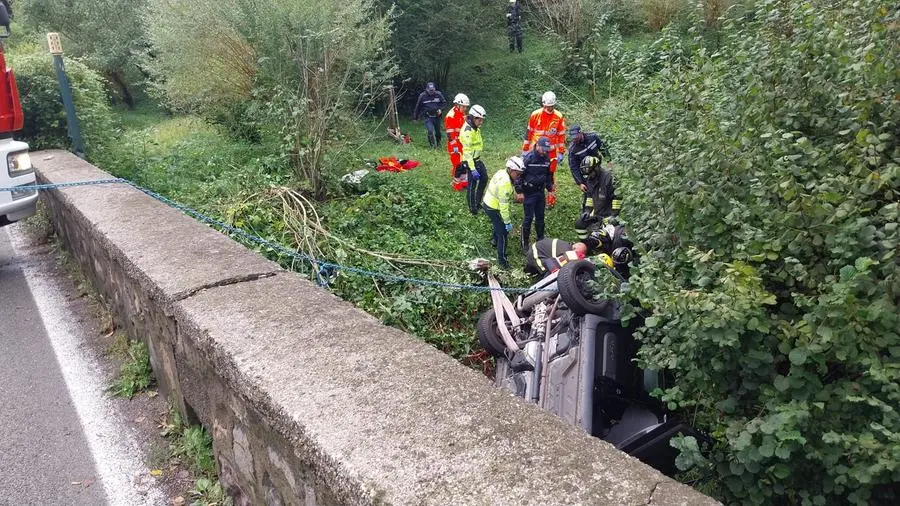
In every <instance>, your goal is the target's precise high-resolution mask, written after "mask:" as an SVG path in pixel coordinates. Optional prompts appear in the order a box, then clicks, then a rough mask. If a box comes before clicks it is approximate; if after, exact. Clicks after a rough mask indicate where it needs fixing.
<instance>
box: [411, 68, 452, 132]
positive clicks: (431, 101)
mask: <svg viewBox="0 0 900 506" xmlns="http://www.w3.org/2000/svg"><path fill="white" fill-rule="evenodd" d="M446 105H447V100H446V99H445V98H444V94H443V93H441V92H440V91H438V89H437V87H436V86H435V85H434V83H428V84H426V85H425V91H423V92H422V93H419V100H418V101H416V107H415V109H413V121H418V120H419V116H421V115H423V114H424V115H425V132H426V133H427V134H428V144H429V145H430V146H431V147H432V148H437V147H439V146H440V144H441V111H442V110H443V109H444V106H446Z"/></svg>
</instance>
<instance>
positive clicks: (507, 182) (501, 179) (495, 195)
mask: <svg viewBox="0 0 900 506" xmlns="http://www.w3.org/2000/svg"><path fill="white" fill-rule="evenodd" d="M512 196H513V185H512V180H511V179H510V177H509V174H508V173H507V172H506V171H505V170H498V171H497V173H496V174H494V176H493V177H492V178H491V182H490V183H488V186H487V190H485V191H484V198H483V199H482V200H481V201H482V202H484V205H486V206H488V207H490V208H491V209H496V210H498V211H500V217H501V218H503V223H511V221H510V219H509V202H510V200H511V199H512Z"/></svg>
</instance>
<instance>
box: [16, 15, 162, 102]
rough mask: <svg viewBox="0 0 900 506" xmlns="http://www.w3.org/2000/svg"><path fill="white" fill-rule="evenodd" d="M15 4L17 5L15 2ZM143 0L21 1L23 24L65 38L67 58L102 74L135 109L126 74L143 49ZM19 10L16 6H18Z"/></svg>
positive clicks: (136, 68) (136, 67)
mask: <svg viewBox="0 0 900 506" xmlns="http://www.w3.org/2000/svg"><path fill="white" fill-rule="evenodd" d="M17 3H18V2H17ZM146 3H147V2H146V0H77V1H76V0H24V1H23V2H22V7H21V8H20V9H21V12H22V14H24V15H25V17H26V23H28V24H29V25H31V26H33V27H35V28H37V29H40V30H45V31H48V32H58V33H60V34H61V35H62V36H63V37H64V38H65V42H66V45H65V49H66V52H67V53H69V54H73V55H76V56H80V57H82V58H84V59H85V60H87V62H88V64H89V65H91V66H93V67H94V68H96V69H97V70H99V71H101V72H102V73H103V74H104V76H105V77H106V78H107V79H108V80H109V81H110V82H111V83H113V84H114V85H115V86H116V87H117V88H118V90H119V92H120V93H121V96H122V100H123V101H124V102H125V103H126V104H127V105H128V107H130V108H131V107H134V98H133V96H132V93H131V90H130V88H129V87H130V85H131V84H132V83H130V82H129V81H130V79H129V77H128V76H129V74H130V73H133V72H134V71H135V70H139V67H138V66H137V62H138V55H139V54H140V53H141V52H142V51H144V50H145V49H146V41H145V37H144V31H143V26H142V24H141V22H140V15H141V12H142V10H143V8H144V6H145V5H146ZM17 7H18V6H17Z"/></svg>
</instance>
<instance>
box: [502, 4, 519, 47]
mask: <svg viewBox="0 0 900 506" xmlns="http://www.w3.org/2000/svg"><path fill="white" fill-rule="evenodd" d="M506 36H507V37H509V52H510V53H512V52H513V51H515V50H517V49H518V51H519V52H520V53H521V52H522V15H521V10H520V6H519V0H509V4H507V6H506Z"/></svg>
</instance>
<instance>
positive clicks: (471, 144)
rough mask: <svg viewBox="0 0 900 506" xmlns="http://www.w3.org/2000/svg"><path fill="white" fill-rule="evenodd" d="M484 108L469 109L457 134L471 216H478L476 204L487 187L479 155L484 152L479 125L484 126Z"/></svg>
mask: <svg viewBox="0 0 900 506" xmlns="http://www.w3.org/2000/svg"><path fill="white" fill-rule="evenodd" d="M485 114H486V113H485V110H484V107H481V106H480V105H478V104H476V105H473V106H472V108H471V109H469V115H468V116H466V123H465V124H464V125H463V127H462V131H460V133H459V142H460V144H461V145H462V158H463V161H462V166H463V168H464V169H465V171H466V174H467V176H468V181H469V191H468V194H467V197H468V201H469V212H471V213H472V216H475V215H477V214H478V207H479V206H478V204H479V203H481V199H482V198H484V189H485V186H487V181H488V172H487V167H485V166H484V162H482V161H481V154H482V152H483V151H484V141H483V140H482V138H481V125H483V124H484V116H485Z"/></svg>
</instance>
